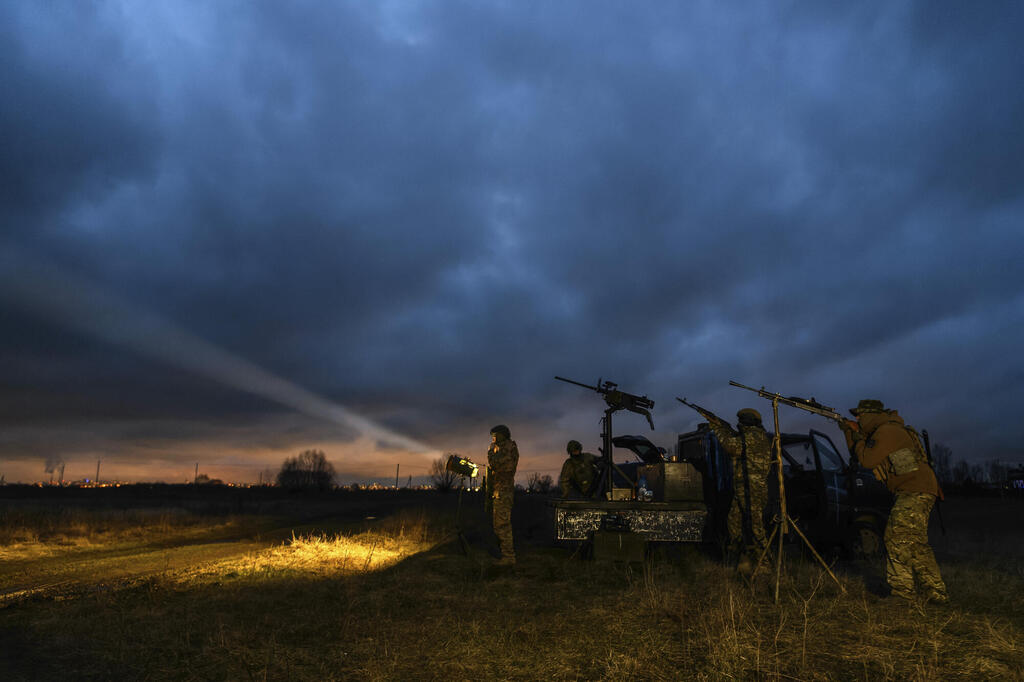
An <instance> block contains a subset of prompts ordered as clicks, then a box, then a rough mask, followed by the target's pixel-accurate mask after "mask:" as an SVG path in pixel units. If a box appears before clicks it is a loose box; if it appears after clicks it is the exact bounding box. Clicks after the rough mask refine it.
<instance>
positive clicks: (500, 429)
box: [491, 424, 512, 440]
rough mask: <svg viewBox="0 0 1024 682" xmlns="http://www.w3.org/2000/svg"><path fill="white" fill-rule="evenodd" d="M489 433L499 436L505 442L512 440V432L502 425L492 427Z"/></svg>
mask: <svg viewBox="0 0 1024 682" xmlns="http://www.w3.org/2000/svg"><path fill="white" fill-rule="evenodd" d="M491 433H492V434H495V433H497V434H500V435H501V436H503V437H504V439H506V440H507V439H510V438H512V432H511V431H509V430H508V427H507V426H505V425H504V424H498V425H497V426H492V427H491Z"/></svg>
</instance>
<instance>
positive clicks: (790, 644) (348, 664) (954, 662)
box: [0, 511, 1024, 680]
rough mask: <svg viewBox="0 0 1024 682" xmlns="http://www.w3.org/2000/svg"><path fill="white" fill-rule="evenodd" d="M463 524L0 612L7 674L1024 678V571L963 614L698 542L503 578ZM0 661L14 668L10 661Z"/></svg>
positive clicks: (528, 553)
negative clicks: (713, 551)
mask: <svg viewBox="0 0 1024 682" xmlns="http://www.w3.org/2000/svg"><path fill="white" fill-rule="evenodd" d="M449 529H450V515H445V514H443V513H442V514H436V513H431V512H424V511H417V512H405V513H398V514H395V515H393V516H391V517H388V518H386V519H381V520H371V521H365V522H361V523H359V524H356V525H355V526H353V527H351V528H348V529H347V530H346V532H343V533H339V532H334V533H305V534H301V533H300V534H296V536H295V537H294V538H293V539H291V540H289V541H288V542H285V543H282V544H279V545H277V546H274V547H272V548H270V549H268V550H265V551H260V552H253V553H250V554H248V555H246V556H244V557H241V558H236V559H232V560H230V561H222V562H218V563H214V564H209V565H206V566H201V567H196V568H193V569H190V570H188V571H178V572H172V573H167V574H164V575H161V576H158V577H153V578H151V579H149V580H146V581H143V582H142V583H139V584H136V585H135V586H134V587H131V588H128V589H122V590H114V591H100V592H96V593H93V594H88V595H83V596H79V597H77V598H74V599H69V600H66V601H48V600H43V601H36V602H25V603H22V604H20V605H17V606H14V607H11V608H8V609H5V610H3V611H0V641H4V642H7V643H8V645H9V647H10V650H9V652H8V653H7V656H6V658H0V676H3V674H4V673H5V672H6V673H7V676H6V677H5V679H18V678H19V677H20V678H24V677H29V676H33V677H39V678H42V679H50V678H64V677H69V676H76V677H81V678H90V677H100V678H126V679H197V680H198V679H204V680H205V679H231V680H235V679H243V680H244V679H317V680H320V679H366V680H390V679H439V678H445V679H454V680H469V679H474V680H475V679H523V680H535V679H547V678H550V679H564V680H574V679H616V680H618V679H654V680H662V679H663V680H678V679H699V680H731V679H739V680H758V679H764V680H774V679H800V680H878V679H893V680H937V679H956V678H970V679H999V680H1003V679H1022V678H1024V663H1022V662H1024V644H1022V643H1024V573H1022V565H1021V563H1020V562H1017V563H1014V562H1008V561H1007V560H1006V559H1005V558H998V559H995V560H985V559H983V558H979V557H975V558H974V559H972V560H970V561H966V560H965V561H957V562H955V563H944V564H943V569H944V573H945V577H946V578H947V582H948V584H949V588H950V593H951V594H952V596H953V600H954V601H953V604H952V605H950V606H945V607H938V606H934V605H931V604H923V603H919V604H913V605H904V604H901V603H898V602H893V601H891V600H888V599H883V598H880V597H878V596H876V595H874V594H872V593H871V592H870V591H869V590H868V589H867V588H866V587H865V584H866V583H865V580H864V579H863V578H862V576H861V575H860V571H861V570H862V569H864V567H857V566H852V567H851V566H847V567H842V566H840V567H838V568H839V578H840V580H841V581H842V582H843V584H844V586H845V587H846V592H845V593H843V592H841V591H840V590H839V589H838V588H837V587H836V586H835V584H834V583H832V581H831V579H829V578H828V577H827V576H825V575H824V574H823V573H822V571H821V570H820V569H819V568H818V567H817V566H816V565H815V564H813V563H809V562H804V561H801V560H800V559H798V558H797V557H787V561H786V571H785V573H784V575H783V576H782V582H781V599H780V602H779V604H775V603H774V602H773V600H772V588H773V582H772V581H773V578H774V576H772V575H769V574H765V575H763V576H761V577H759V578H758V580H757V581H756V582H755V584H754V585H753V586H750V585H748V584H746V583H745V582H744V581H742V580H740V579H738V578H736V577H735V576H734V575H732V574H731V573H730V572H728V571H727V570H725V569H724V568H723V567H722V566H721V565H720V564H718V563H716V562H715V561H713V560H711V559H709V558H708V557H706V556H705V555H703V554H702V553H700V552H698V551H696V550H694V549H693V548H684V550H682V551H681V552H677V553H675V554H659V555H657V556H655V557H654V558H653V559H652V560H650V561H648V562H646V563H645V564H643V565H633V566H629V565H619V564H601V563H596V562H583V561H579V560H577V559H570V558H569V552H567V551H565V550H561V549H553V548H548V547H544V546H538V545H529V544H526V543H525V542H524V545H523V551H522V552H521V561H520V565H519V566H518V567H517V569H516V570H515V571H512V572H494V571H493V570H492V569H489V568H487V567H486V566H487V561H486V560H485V558H484V557H483V556H482V555H475V556H471V557H464V556H462V555H461V554H460V553H459V552H458V551H457V545H456V544H455V543H453V542H443V540H445V539H446V538H448V537H450V536H449V534H448V531H449ZM4 665H6V666H7V670H5V669H4V668H3V666H4Z"/></svg>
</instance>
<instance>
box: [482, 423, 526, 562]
mask: <svg viewBox="0 0 1024 682" xmlns="http://www.w3.org/2000/svg"><path fill="white" fill-rule="evenodd" d="M518 465H519V448H517V447H516V442H515V441H514V440H512V433H511V432H510V431H509V429H508V427H507V426H505V425H504V424H499V425H498V426H495V427H494V428H493V429H491V447H490V448H489V449H488V450H487V477H488V479H489V480H488V488H489V489H490V491H491V527H492V528H493V529H494V534H495V535H496V536H498V545H499V548H500V550H501V558H500V559H499V560H498V564H500V565H507V566H510V565H513V564H515V562H516V553H515V548H514V547H513V546H512V502H513V500H514V497H515V490H516V489H515V476H516V466H518Z"/></svg>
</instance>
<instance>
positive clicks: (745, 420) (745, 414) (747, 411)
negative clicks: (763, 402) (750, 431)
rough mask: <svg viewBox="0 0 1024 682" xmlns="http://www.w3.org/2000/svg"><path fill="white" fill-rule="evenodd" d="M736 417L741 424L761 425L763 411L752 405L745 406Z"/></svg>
mask: <svg viewBox="0 0 1024 682" xmlns="http://www.w3.org/2000/svg"><path fill="white" fill-rule="evenodd" d="M736 419H738V420H739V422H740V424H741V425H743V426H760V425H761V413H760V412H758V411H757V410H755V409H754V408H752V407H744V408H743V409H742V410H740V411H739V412H737V413H736Z"/></svg>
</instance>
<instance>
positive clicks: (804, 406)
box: [729, 381, 850, 425]
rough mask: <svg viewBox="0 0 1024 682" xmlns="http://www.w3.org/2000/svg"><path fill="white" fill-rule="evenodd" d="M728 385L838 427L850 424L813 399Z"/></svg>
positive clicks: (735, 382)
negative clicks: (833, 422)
mask: <svg viewBox="0 0 1024 682" xmlns="http://www.w3.org/2000/svg"><path fill="white" fill-rule="evenodd" d="M729 385H730V386H736V387H737V388H745V389H747V390H748V391H753V392H754V393H756V394H758V395H759V396H761V397H762V398H766V399H767V400H771V401H772V402H775V401H778V402H780V403H782V404H783V405H789V406H790V407H796V408H799V409H801V410H806V411H807V412H810V413H811V414H816V415H818V416H819V417H825V418H826V419H831V420H833V421H835V422H837V423H839V424H840V425H843V424H848V423H849V422H850V420H849V419H847V418H846V417H844V416H843V415H841V414H839V412H838V411H836V409H835V408H834V407H828V406H827V405H822V404H821V403H819V402H818V401H817V400H815V399H814V398H798V397H797V396H790V397H789V398H787V397H785V396H783V395H780V394H778V393H772V392H771V391H766V390H765V388H764V386H762V387H761V388H751V387H750V386H744V385H743V384H741V383H739V382H737V381H730V382H729Z"/></svg>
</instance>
